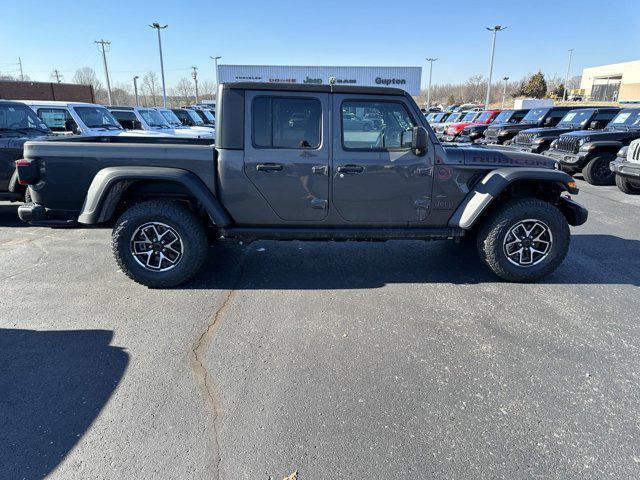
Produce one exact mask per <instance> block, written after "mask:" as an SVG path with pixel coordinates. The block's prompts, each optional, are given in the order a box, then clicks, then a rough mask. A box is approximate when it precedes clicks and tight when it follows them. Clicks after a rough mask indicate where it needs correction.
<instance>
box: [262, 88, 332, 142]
mask: <svg viewBox="0 0 640 480" xmlns="http://www.w3.org/2000/svg"><path fill="white" fill-rule="evenodd" d="M321 131H322V105H321V104H320V101H319V100H316V99H311V98H281V97H257V98H256V99H255V100H254V101H253V105H252V136H253V143H254V145H255V146H256V147H261V148H318V147H319V146H320V134H321Z"/></svg>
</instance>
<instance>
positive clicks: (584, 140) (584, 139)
mask: <svg viewBox="0 0 640 480" xmlns="http://www.w3.org/2000/svg"><path fill="white" fill-rule="evenodd" d="M587 140H588V138H581V139H580V140H578V146H579V147H581V146H582V145H584V144H585V143H587Z"/></svg>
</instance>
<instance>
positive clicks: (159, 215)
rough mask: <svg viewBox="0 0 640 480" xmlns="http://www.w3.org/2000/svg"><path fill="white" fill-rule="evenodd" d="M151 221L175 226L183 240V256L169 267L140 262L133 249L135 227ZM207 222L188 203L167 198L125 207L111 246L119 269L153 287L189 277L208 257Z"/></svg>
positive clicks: (181, 281) (173, 227) (169, 284)
mask: <svg viewBox="0 0 640 480" xmlns="http://www.w3.org/2000/svg"><path fill="white" fill-rule="evenodd" d="M150 222H158V223H161V224H165V225H168V226H169V227H171V228H172V229H174V230H175V231H176V232H177V233H178V235H179V237H180V241H181V242H182V246H183V248H182V256H181V258H180V260H179V261H178V262H177V263H176V265H175V266H174V267H173V268H171V270H168V271H152V270H149V269H147V268H145V267H144V266H142V265H141V264H139V263H138V262H137V261H136V259H135V257H134V255H133V254H132V251H131V240H132V237H133V235H134V233H135V232H136V230H137V229H138V228H139V227H141V226H142V225H145V224H147V223H150ZM207 247H208V244H207V235H206V231H205V228H204V225H203V223H202V221H200V219H198V218H197V217H196V215H194V214H193V213H192V212H191V211H190V210H189V209H188V208H187V207H186V206H185V205H182V204H180V203H177V202H171V201H165V200H150V201H146V202H142V203H138V204H136V205H134V206H132V207H131V208H129V209H128V210H127V211H125V212H124V213H123V214H122V215H121V216H120V218H119V219H118V220H117V221H116V223H115V225H114V227H113V233H112V241H111V248H112V251H113V255H114V257H115V259H116V262H117V263H118V266H119V267H120V269H121V270H122V271H123V272H124V273H125V274H126V275H127V276H128V277H129V278H131V279H132V280H134V281H135V282H138V283H140V284H142V285H146V286H147V287H151V288H168V287H175V286H177V285H180V284H182V283H184V282H186V281H188V280H190V279H191V278H192V277H193V276H194V275H195V274H196V273H197V272H198V270H200V268H201V267H202V265H203V264H204V262H205V260H206V258H207Z"/></svg>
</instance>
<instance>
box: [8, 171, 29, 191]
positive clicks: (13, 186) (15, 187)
mask: <svg viewBox="0 0 640 480" xmlns="http://www.w3.org/2000/svg"><path fill="white" fill-rule="evenodd" d="M8 189H9V191H10V192H11V193H22V192H24V191H25V190H26V187H24V186H23V185H20V184H19V183H18V169H17V168H16V169H15V170H14V171H13V174H12V175H11V180H9V187H8Z"/></svg>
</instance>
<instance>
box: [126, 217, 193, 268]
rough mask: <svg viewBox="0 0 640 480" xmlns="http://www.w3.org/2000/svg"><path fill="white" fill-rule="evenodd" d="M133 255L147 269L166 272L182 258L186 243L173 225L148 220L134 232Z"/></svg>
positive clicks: (132, 237) (132, 240) (132, 241)
mask: <svg viewBox="0 0 640 480" xmlns="http://www.w3.org/2000/svg"><path fill="white" fill-rule="evenodd" d="M131 255H132V256H133V258H134V260H135V261H136V262H137V263H138V264H139V265H140V266H141V267H143V268H145V269H146V270H150V271H153V272H166V271H168V270H171V269H172V268H174V267H175V266H176V265H178V263H180V260H182V257H183V255H184V244H183V242H182V238H181V237H180V235H179V234H178V232H177V231H176V230H175V229H174V228H173V227H171V226H169V225H167V224H166V223H160V222H148V223H145V224H143V225H141V226H139V227H138V228H137V229H136V231H135V232H133V235H132V236H131Z"/></svg>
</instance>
